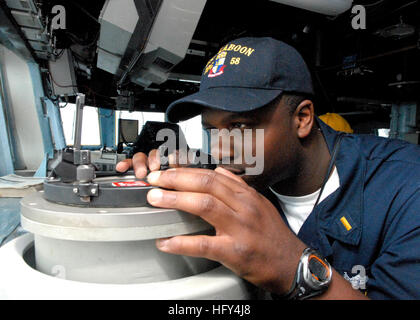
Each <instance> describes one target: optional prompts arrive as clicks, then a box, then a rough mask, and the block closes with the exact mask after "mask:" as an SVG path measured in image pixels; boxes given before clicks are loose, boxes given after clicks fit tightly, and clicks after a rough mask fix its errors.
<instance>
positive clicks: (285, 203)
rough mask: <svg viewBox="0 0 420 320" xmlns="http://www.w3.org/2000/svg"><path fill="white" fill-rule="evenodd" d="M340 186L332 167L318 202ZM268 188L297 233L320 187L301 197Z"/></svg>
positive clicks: (335, 169)
mask: <svg viewBox="0 0 420 320" xmlns="http://www.w3.org/2000/svg"><path fill="white" fill-rule="evenodd" d="M339 187H340V179H339V177H338V172H337V168H336V167H334V170H333V173H332V174H331V176H330V178H329V179H328V181H327V183H326V184H325V187H324V191H323V192H322V195H321V198H320V199H319V203H321V202H322V200H324V199H325V198H326V197H328V196H329V195H330V194H331V193H333V192H334V191H335V190H337V189H338V188H339ZM270 190H271V191H272V192H273V193H274V194H275V195H276V196H277V198H278V199H279V203H280V206H281V208H282V210H283V212H284V215H285V216H286V218H287V222H288V223H289V226H290V228H291V229H292V230H293V232H294V233H295V234H298V233H299V230H300V228H301V227H302V225H303V223H304V222H305V220H306V219H307V218H308V216H309V215H310V214H311V212H312V210H313V208H314V205H315V202H316V199H318V196H319V193H320V192H321V188H320V189H318V190H317V191H315V192H314V193H311V194H308V195H306V196H302V197H291V196H284V195H281V194H279V193H277V192H275V191H274V190H273V189H271V188H270Z"/></svg>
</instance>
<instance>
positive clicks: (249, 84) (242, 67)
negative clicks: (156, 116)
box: [166, 38, 314, 122]
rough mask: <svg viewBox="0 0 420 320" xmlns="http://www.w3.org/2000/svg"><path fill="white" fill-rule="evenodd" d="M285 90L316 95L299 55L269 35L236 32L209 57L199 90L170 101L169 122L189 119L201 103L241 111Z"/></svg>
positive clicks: (259, 104) (258, 105)
mask: <svg viewBox="0 0 420 320" xmlns="http://www.w3.org/2000/svg"><path fill="white" fill-rule="evenodd" d="M283 92H293V93H300V94H304V95H308V96H312V95H314V89H313V85H312V79H311V75H310V72H309V70H308V67H307V65H306V64H305V62H304V60H303V58H302V56H301V55H300V54H299V53H298V52H297V51H296V50H295V49H294V48H292V47H291V46H289V45H287V44H286V43H284V42H281V41H278V40H275V39H273V38H240V39H237V40H233V41H231V42H229V43H228V44H226V45H224V46H223V47H222V48H221V49H220V50H219V52H218V53H217V54H216V55H215V56H214V57H213V58H212V59H210V61H209V62H208V63H207V65H206V67H205V68H204V70H203V74H202V77H201V84H200V90H199V91H198V92H197V93H194V94H192V95H189V96H186V97H184V98H182V99H179V100H177V101H174V102H173V103H171V104H170V105H169V107H168V109H167V111H166V115H167V118H168V120H169V121H170V122H178V121H183V120H186V119H189V118H191V117H194V116H196V115H198V114H200V113H201V109H202V107H207V108H211V109H217V110H223V111H229V112H245V111H251V110H255V109H258V108H261V107H263V106H266V105H267V104H269V103H270V102H271V101H273V100H274V99H275V98H277V97H278V96H279V95H281V94H282V93H283Z"/></svg>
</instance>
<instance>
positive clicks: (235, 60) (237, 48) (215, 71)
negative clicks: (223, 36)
mask: <svg viewBox="0 0 420 320" xmlns="http://www.w3.org/2000/svg"><path fill="white" fill-rule="evenodd" d="M228 51H233V52H237V53H238V56H235V57H232V58H231V59H230V61H226V56H227V53H228ZM254 51H255V50H254V49H253V48H249V47H246V46H242V45H237V44H228V45H226V46H224V47H222V48H221V49H220V51H219V52H218V53H217V55H215V56H214V57H213V58H211V59H210V61H209V62H208V63H207V65H206V68H205V71H204V74H207V73H209V74H208V77H209V78H214V77H217V76H220V75H222V74H223V72H224V69H225V68H226V63H230V64H233V65H238V64H240V61H241V58H240V56H241V55H245V56H248V57H249V56H251V55H252V54H253V53H254Z"/></svg>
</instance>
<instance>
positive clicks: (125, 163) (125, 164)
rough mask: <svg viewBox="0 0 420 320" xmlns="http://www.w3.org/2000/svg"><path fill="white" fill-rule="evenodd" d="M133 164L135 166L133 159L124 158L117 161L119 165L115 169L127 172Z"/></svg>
mask: <svg viewBox="0 0 420 320" xmlns="http://www.w3.org/2000/svg"><path fill="white" fill-rule="evenodd" d="M132 166H133V163H132V161H131V159H124V160H122V161H120V162H118V163H117V165H116V166H115V170H117V171H118V172H126V171H127V170H128V169H130V168H131V167H132Z"/></svg>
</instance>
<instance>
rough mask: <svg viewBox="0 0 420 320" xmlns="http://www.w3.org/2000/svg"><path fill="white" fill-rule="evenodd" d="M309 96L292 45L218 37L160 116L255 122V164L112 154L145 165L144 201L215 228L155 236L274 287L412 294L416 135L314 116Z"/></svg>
mask: <svg viewBox="0 0 420 320" xmlns="http://www.w3.org/2000/svg"><path fill="white" fill-rule="evenodd" d="M221 53H223V54H221ZM217 57H223V59H224V60H223V61H220V58H219V59H218V58H217ZM215 66H216V67H215ZM312 96H313V88H312V82H311V78H310V74H309V71H308V69H307V67H306V65H305V63H304V61H303V59H302V58H301V56H300V55H299V54H298V53H297V52H296V51H295V50H294V49H293V48H291V47H290V46H288V45H286V44H284V43H282V42H280V41H276V40H274V39H271V38H242V39H237V40H235V41H232V42H230V43H228V44H227V45H225V46H224V47H222V48H221V50H220V51H219V53H218V55H216V57H215V58H213V59H212V60H210V62H209V63H208V65H207V66H206V68H205V69H204V73H203V76H202V81H201V86H200V91H199V92H198V93H196V94H193V95H191V96H188V97H185V98H183V99H181V100H178V101H175V102H174V103H172V104H171V105H170V106H169V108H168V111H167V115H168V119H169V120H170V121H172V122H176V121H179V120H183V119H186V118H188V117H191V116H194V115H196V114H200V113H201V114H202V122H203V125H204V127H206V128H209V129H211V128H217V129H224V128H227V129H232V128H239V129H240V130H244V129H246V128H249V129H252V130H256V129H264V172H263V173H262V174H260V175H257V176H247V175H244V174H243V173H244V170H245V169H246V165H245V164H242V165H241V164H234V165H226V166H224V165H221V166H219V167H218V168H217V169H216V170H214V171H211V170H204V169H192V168H176V169H170V170H167V171H155V170H159V160H158V158H157V157H156V154H157V153H156V150H154V151H152V152H151V153H150V154H149V157H147V156H146V155H145V154H143V153H139V154H136V155H135V156H134V158H133V159H132V161H131V160H128V161H125V162H123V163H120V164H119V165H118V170H120V171H124V170H127V169H128V168H129V167H130V166H133V167H134V170H135V172H136V176H137V177H139V178H143V177H145V176H146V174H147V168H149V169H150V170H151V171H152V172H151V173H150V174H149V175H148V177H147V179H148V181H149V182H150V183H151V184H153V185H155V186H159V187H162V188H164V189H153V190H152V191H150V192H149V194H148V201H149V202H150V204H152V205H154V206H157V207H164V208H176V209H179V210H184V211H186V212H189V213H191V214H195V215H198V216H200V217H201V218H203V219H204V220H206V221H208V222H209V223H210V224H212V225H213V226H214V227H215V230H216V234H215V235H214V236H204V235H203V236H201V235H200V236H176V237H173V238H170V239H160V240H158V241H157V247H158V248H159V249H160V250H162V251H164V252H168V253H173V254H182V255H188V256H199V257H205V258H208V259H212V260H216V261H219V262H220V263H222V264H223V265H225V266H226V267H228V268H230V269H231V270H233V271H234V272H235V273H237V274H238V275H239V276H240V277H242V278H244V279H246V280H248V281H250V282H251V283H253V284H255V285H257V286H259V287H261V288H264V289H266V290H268V291H270V292H271V293H272V294H273V297H274V298H279V297H280V298H287V299H305V298H318V299H367V298H374V299H386V298H394V299H413V298H420V269H419V267H418V266H419V262H420V151H419V147H418V146H415V145H410V144H408V143H404V142H401V141H396V140H386V139H381V138H377V137H374V136H357V135H350V134H346V135H344V136H343V135H340V134H339V133H338V132H336V131H334V130H332V129H331V128H329V127H328V126H326V125H325V124H323V123H322V121H320V120H319V119H317V118H316V116H315V114H314V106H313V103H312V100H311V97H312ZM231 157H233V156H232V155H231ZM251 186H252V187H251ZM257 190H258V191H257ZM263 194H264V195H263ZM329 264H331V266H330V265H329ZM356 289H359V290H356Z"/></svg>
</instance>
